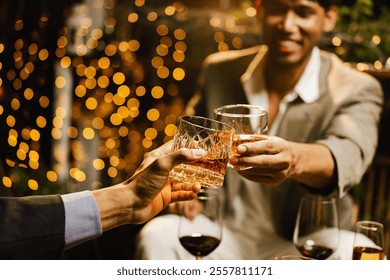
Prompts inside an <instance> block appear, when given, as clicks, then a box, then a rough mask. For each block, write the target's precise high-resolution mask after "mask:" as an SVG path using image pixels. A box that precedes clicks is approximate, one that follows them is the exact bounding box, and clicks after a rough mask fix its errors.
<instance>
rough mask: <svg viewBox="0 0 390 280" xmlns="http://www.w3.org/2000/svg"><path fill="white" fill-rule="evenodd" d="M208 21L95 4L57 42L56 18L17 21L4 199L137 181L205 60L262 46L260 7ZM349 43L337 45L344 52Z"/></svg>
mask: <svg viewBox="0 0 390 280" xmlns="http://www.w3.org/2000/svg"><path fill="white" fill-rule="evenodd" d="M125 3H126V4H125ZM205 11H207V9H203V10H201V9H198V10H196V11H193V9H191V7H188V6H186V5H185V4H184V3H183V2H181V1H173V2H172V3H171V4H167V5H165V6H164V7H161V6H158V5H156V4H155V3H154V6H153V5H148V3H147V1H145V0H135V1H128V2H126V1H122V2H120V1H118V2H116V1H112V0H85V1H84V2H81V3H78V4H75V5H74V6H72V7H71V9H70V10H69V9H68V10H67V13H68V14H67V15H66V16H65V15H63V16H64V18H66V20H65V21H64V22H63V24H62V26H60V27H59V28H58V30H56V32H55V36H52V37H50V38H47V34H48V33H47V29H48V28H49V27H50V25H51V24H52V21H53V20H54V19H53V18H52V17H51V16H50V13H49V12H45V11H43V12H42V13H41V15H40V16H39V17H38V23H34V24H35V25H34V26H36V29H34V30H29V29H28V28H30V25H31V22H28V21H27V20H28V18H26V19H25V18H23V17H21V16H16V17H15V19H14V21H13V23H12V24H11V25H12V26H10V27H9V28H10V29H12V30H11V32H12V33H13V34H14V36H13V37H11V38H12V40H11V41H7V42H4V41H0V57H1V58H2V59H3V60H0V125H1V128H0V136H1V141H2V143H1V147H0V151H1V154H0V155H1V156H2V157H3V161H4V165H5V166H4V167H5V168H4V169H6V173H5V174H4V175H3V176H2V177H1V178H0V188H3V189H4V188H5V189H7V190H9V191H11V192H14V193H19V194H25V193H34V194H35V193H52V192H58V191H61V192H69V191H76V190H82V189H96V188H100V187H104V186H105V185H108V184H114V183H118V182H120V181H122V180H123V179H125V178H127V177H128V176H129V175H130V174H132V173H133V172H134V171H135V170H136V168H137V167H138V165H139V163H140V162H141V160H142V158H143V155H144V153H145V152H147V151H149V150H150V149H153V148H156V147H158V146H159V145H160V144H162V143H163V142H166V141H168V140H169V139H171V138H172V137H173V135H174V133H175V131H176V125H175V124H176V120H177V118H178V116H180V115H181V114H182V113H183V110H184V107H185V103H186V100H187V99H188V97H189V96H191V95H192V94H193V92H194V90H195V82H196V74H197V71H198V69H199V66H200V63H201V61H202V60H203V58H204V57H205V56H206V55H207V54H209V53H211V52H215V51H226V50H229V49H241V48H244V47H247V46H250V45H254V44H257V43H258V42H259V37H258V35H259V32H258V28H259V26H258V22H257V19H256V9H254V8H253V6H252V2H251V1H250V0H248V1H242V5H241V7H240V10H239V11H232V12H231V13H229V14H228V13H226V12H221V11H218V10H209V11H207V12H205ZM27 29H28V30H27ZM19 34H20V36H19ZM26 34H27V35H26ZM251 34H252V35H251ZM43 40H46V41H50V42H53V44H54V47H52V48H50V47H49V46H50V44H42V41H43ZM340 40H341V39H340V38H338V37H334V38H333V41H332V43H333V45H334V46H335V47H339V51H342V49H340V48H341V47H342V45H341V42H340ZM373 40H375V42H376V43H378V40H380V38H379V39H378V38H377V37H375V39H374V38H373ZM6 63H7V64H6ZM374 65H376V67H382V65H379V63H377V64H374ZM362 70H364V69H362ZM1 185H2V186H1ZM19 190H20V191H19Z"/></svg>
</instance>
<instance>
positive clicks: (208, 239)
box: [178, 189, 222, 259]
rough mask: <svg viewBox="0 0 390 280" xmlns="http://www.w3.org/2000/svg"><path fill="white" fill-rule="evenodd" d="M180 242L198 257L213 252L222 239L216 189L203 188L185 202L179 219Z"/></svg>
mask: <svg viewBox="0 0 390 280" xmlns="http://www.w3.org/2000/svg"><path fill="white" fill-rule="evenodd" d="M178 235H179V236H178V237H179V241H180V244H181V245H182V246H183V247H184V248H185V249H186V250H187V251H188V252H189V253H190V254H192V255H193V256H195V257H196V259H201V258H202V257H204V256H207V255H209V254H210V253H211V252H213V251H214V250H215V249H216V248H217V247H218V246H219V244H220V242H221V239H222V221H221V208H220V204H219V199H218V192H217V191H216V190H215V189H202V191H201V192H199V193H198V195H197V198H196V199H194V200H191V201H188V202H185V204H184V209H183V211H182V213H181V216H180V221H179V234H178Z"/></svg>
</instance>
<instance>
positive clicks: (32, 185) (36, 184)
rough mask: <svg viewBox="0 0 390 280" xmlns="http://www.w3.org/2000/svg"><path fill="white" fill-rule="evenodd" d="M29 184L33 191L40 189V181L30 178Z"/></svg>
mask: <svg viewBox="0 0 390 280" xmlns="http://www.w3.org/2000/svg"><path fill="white" fill-rule="evenodd" d="M27 184H28V187H29V188H30V189H32V190H33V191H36V190H37V189H38V182H37V181H35V180H33V179H30V180H28V182H27Z"/></svg>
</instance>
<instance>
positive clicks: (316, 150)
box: [289, 142, 336, 189]
mask: <svg viewBox="0 0 390 280" xmlns="http://www.w3.org/2000/svg"><path fill="white" fill-rule="evenodd" d="M289 144H290V145H291V148H292V150H293V153H294V155H295V165H294V169H293V172H292V174H291V178H292V179H294V180H296V181H298V182H300V183H303V184H305V185H308V186H310V187H313V188H318V189H320V188H325V187H327V186H329V184H330V182H331V181H332V179H333V178H334V176H335V172H336V171H335V170H336V165H335V161H334V159H333V156H332V153H331V152H330V150H329V149H328V148H327V147H326V146H325V145H322V144H302V143H295V142H289Z"/></svg>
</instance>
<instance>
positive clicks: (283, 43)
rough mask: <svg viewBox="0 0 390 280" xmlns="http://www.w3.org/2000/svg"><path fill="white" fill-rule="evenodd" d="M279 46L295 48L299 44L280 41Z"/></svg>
mask: <svg viewBox="0 0 390 280" xmlns="http://www.w3.org/2000/svg"><path fill="white" fill-rule="evenodd" d="M279 44H280V45H281V46H282V47H295V46H297V45H298V43H297V42H294V41H280V42H279Z"/></svg>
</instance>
